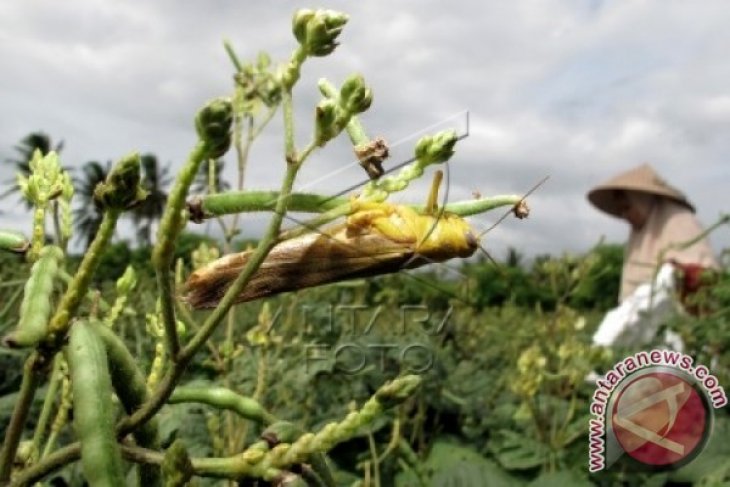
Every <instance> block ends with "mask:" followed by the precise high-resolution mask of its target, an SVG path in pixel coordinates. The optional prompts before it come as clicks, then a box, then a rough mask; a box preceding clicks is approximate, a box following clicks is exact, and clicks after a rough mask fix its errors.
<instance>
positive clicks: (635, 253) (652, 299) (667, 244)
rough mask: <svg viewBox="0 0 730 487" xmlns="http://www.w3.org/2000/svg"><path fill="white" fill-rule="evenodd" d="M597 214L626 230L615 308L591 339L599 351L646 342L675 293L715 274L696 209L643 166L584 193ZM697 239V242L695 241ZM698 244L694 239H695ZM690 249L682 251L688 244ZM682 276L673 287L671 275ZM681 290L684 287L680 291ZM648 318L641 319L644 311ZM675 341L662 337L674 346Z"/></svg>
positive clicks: (669, 308) (667, 312)
mask: <svg viewBox="0 0 730 487" xmlns="http://www.w3.org/2000/svg"><path fill="white" fill-rule="evenodd" d="M588 200H589V201H590V202H591V203H592V204H593V205H594V206H596V207H597V208H598V209H599V210H601V211H604V212H606V213H608V214H609V215H612V216H615V217H618V218H621V219H623V220H625V221H626V222H627V223H628V224H629V225H630V233H629V241H628V243H627V244H626V249H625V251H624V264H623V270H622V273H621V289H620V292H619V302H620V306H619V307H618V308H616V309H614V310H612V311H610V312H609V313H608V314H607V315H606V317H605V318H604V320H603V322H602V323H601V325H600V326H599V329H598V331H597V332H596V334H595V335H594V342H595V343H596V344H600V345H612V344H626V345H635V344H637V342H644V343H646V342H649V341H651V340H652V339H653V338H654V334H655V333H656V331H657V329H658V327H659V325H660V324H661V321H663V320H665V319H666V318H667V317H668V316H669V315H670V314H671V313H672V311H673V310H674V309H675V308H676V306H675V304H674V301H673V299H672V298H673V296H674V294H675V292H676V291H680V292H683V293H686V292H687V291H694V290H696V289H687V287H688V286H689V287H695V288H696V286H697V284H698V282H699V273H700V272H701V271H702V270H704V269H708V268H716V267H717V261H716V260H715V257H714V255H713V253H712V249H711V248H710V245H709V242H708V241H707V238H705V237H704V236H701V234H702V232H703V229H702V226H701V225H700V223H699V221H698V220H697V218H696V216H695V214H694V212H695V209H694V207H693V206H692V204H691V203H690V202H689V201H688V200H687V198H686V197H685V196H684V194H682V193H681V192H680V191H679V190H677V189H676V188H674V187H672V186H670V185H669V184H667V183H666V182H665V181H664V180H663V179H662V178H661V177H660V176H659V175H658V174H657V173H656V172H655V171H654V169H652V168H651V166H649V165H648V164H643V165H641V166H639V167H637V168H634V169H631V170H629V171H626V172H624V173H621V174H619V175H618V176H616V177H614V178H612V179H610V180H608V181H607V182H605V183H603V184H600V185H598V186H596V187H595V188H593V189H592V190H591V191H590V192H589V193H588ZM697 237H699V238H697ZM696 238H697V239H696ZM693 239H696V241H695V242H694V243H691V244H690V245H686V244H687V243H688V242H690V241H691V240H693ZM676 270H680V271H682V273H683V278H682V282H680V283H675V271H676ZM683 285H684V286H683ZM649 310H650V311H651V313H646V312H647V311H649ZM677 339H678V337H676V336H674V337H667V340H668V341H672V340H673V341H674V343H671V345H673V346H674V348H680V344H679V343H676V340H677Z"/></svg>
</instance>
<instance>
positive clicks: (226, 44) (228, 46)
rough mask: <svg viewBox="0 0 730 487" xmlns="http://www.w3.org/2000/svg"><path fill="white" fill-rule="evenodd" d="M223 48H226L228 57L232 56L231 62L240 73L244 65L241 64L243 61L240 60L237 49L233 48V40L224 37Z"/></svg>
mask: <svg viewBox="0 0 730 487" xmlns="http://www.w3.org/2000/svg"><path fill="white" fill-rule="evenodd" d="M223 48H224V49H225V50H226V54H228V57H229V58H230V60H231V63H233V66H234V67H235V68H236V71H238V72H239V73H240V72H241V71H243V66H242V65H241V61H239V60H238V56H237V55H236V51H234V50H233V46H232V45H231V41H229V40H228V39H224V40H223Z"/></svg>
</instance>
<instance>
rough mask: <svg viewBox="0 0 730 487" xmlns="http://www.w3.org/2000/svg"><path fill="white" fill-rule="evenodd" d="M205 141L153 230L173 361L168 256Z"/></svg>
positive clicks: (154, 260)
mask: <svg viewBox="0 0 730 487" xmlns="http://www.w3.org/2000/svg"><path fill="white" fill-rule="evenodd" d="M209 151H210V150H209V147H208V145H207V144H206V143H205V142H203V141H198V143H197V144H196V145H195V147H194V148H193V150H192V151H191V153H190V155H189V157H188V160H187V162H186V163H185V165H184V166H183V168H182V170H181V171H180V173H179V175H178V177H177V180H176V181H175V185H174V186H173V188H172V191H170V195H169V197H168V200H167V205H166V206H165V212H164V214H163V215H162V218H161V219H160V226H159V230H158V232H157V244H156V245H155V248H154V250H153V252H152V263H153V265H154V267H155V274H156V276H157V288H158V290H159V295H160V296H159V297H160V303H161V310H162V323H163V325H164V327H165V340H166V345H167V350H168V352H169V355H170V357H171V358H172V361H173V362H176V361H177V359H178V353H179V351H180V341H179V339H178V336H177V325H176V322H175V303H174V299H175V297H174V293H173V281H172V279H173V277H172V274H171V270H170V269H171V267H172V260H173V258H174V256H175V241H176V239H177V237H178V235H180V232H181V231H182V227H183V223H184V222H183V208H184V206H185V197H186V196H187V193H188V189H189V188H190V185H191V184H192V182H193V179H194V178H195V175H196V174H197V173H198V169H199V167H200V164H201V163H202V162H203V161H204V160H206V159H207V156H208V152H209Z"/></svg>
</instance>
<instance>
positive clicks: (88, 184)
mask: <svg viewBox="0 0 730 487" xmlns="http://www.w3.org/2000/svg"><path fill="white" fill-rule="evenodd" d="M110 170H111V162H107V163H106V165H102V164H101V163H99V162H97V161H89V162H87V163H86V164H84V166H83V167H82V168H81V172H82V173H83V177H82V178H81V179H78V178H74V186H75V187H76V197H77V198H78V199H77V201H78V204H79V206H77V207H76V209H75V210H74V222H75V226H76V235H77V238H78V239H81V240H84V241H85V242H86V248H88V247H89V245H90V244H91V241H92V240H93V239H94V235H96V232H97V230H98V229H99V226H100V225H101V220H102V217H103V216H104V213H103V211H102V210H101V208H99V206H98V205H97V204H96V202H95V201H94V189H95V188H96V185H97V184H99V183H101V182H103V181H104V180H106V177H107V175H108V174H109V171H110Z"/></svg>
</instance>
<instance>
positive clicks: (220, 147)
mask: <svg viewBox="0 0 730 487" xmlns="http://www.w3.org/2000/svg"><path fill="white" fill-rule="evenodd" d="M232 124H233V105H232V103H231V100H230V99H228V98H216V99H215V100H212V101H210V102H208V104H206V105H205V106H204V107H203V108H202V109H201V110H200V111H199V112H198V115H197V116H196V117H195V129H196V130H197V132H198V137H200V139H201V140H203V141H204V142H205V143H206V144H208V146H209V148H210V153H209V154H208V156H209V157H210V158H212V159H216V158H218V157H221V156H223V154H225V153H226V151H227V150H228V148H229V147H230V145H231V126H232Z"/></svg>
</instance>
